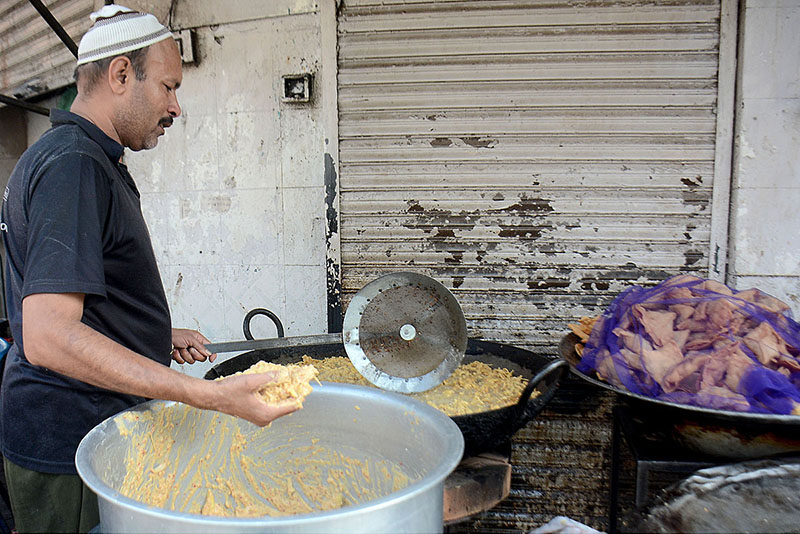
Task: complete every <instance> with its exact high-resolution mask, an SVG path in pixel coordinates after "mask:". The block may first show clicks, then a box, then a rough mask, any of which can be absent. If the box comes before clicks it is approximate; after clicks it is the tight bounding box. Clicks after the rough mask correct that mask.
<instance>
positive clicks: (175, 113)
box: [167, 96, 181, 119]
mask: <svg viewBox="0 0 800 534" xmlns="http://www.w3.org/2000/svg"><path fill="white" fill-rule="evenodd" d="M167 112H168V113H169V116H170V117H172V118H173V119H174V118H175V117H180V116H181V105H180V104H178V97H177V96H175V97H173V99H172V101H171V102H170V103H169V106H167Z"/></svg>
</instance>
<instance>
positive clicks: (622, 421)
mask: <svg viewBox="0 0 800 534" xmlns="http://www.w3.org/2000/svg"><path fill="white" fill-rule="evenodd" d="M634 425H635V423H634V419H633V417H632V414H631V410H630V408H629V407H627V406H623V405H619V404H617V405H615V406H614V408H613V410H612V436H611V492H610V499H609V512H608V531H609V533H610V534H614V533H616V532H617V507H618V502H619V475H620V451H621V443H622V438H623V437H624V438H625V443H627V444H628V448H629V450H630V452H631V454H632V455H633V459H634V461H635V462H636V473H635V477H636V478H635V480H636V485H635V498H634V505H635V507H636V511H641V510H642V509H643V508H644V506H645V504H647V496H648V487H649V483H650V473H651V471H661V472H671V473H687V474H688V473H693V472H695V471H697V470H698V469H703V468H704V467H709V466H712V465H717V464H719V463H720V461H719V460H716V461H714V460H712V459H710V458H707V457H703V455H701V454H699V453H688V452H687V451H685V450H682V449H681V448H680V447H678V446H677V445H676V444H674V443H670V442H668V441H662V442H661V443H660V444H654V443H652V442H651V443H648V442H647V441H646V440H645V439H643V436H644V434H645V432H643V431H642V430H641V429H638V428H634Z"/></svg>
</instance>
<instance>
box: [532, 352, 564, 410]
mask: <svg viewBox="0 0 800 534" xmlns="http://www.w3.org/2000/svg"><path fill="white" fill-rule="evenodd" d="M567 369H569V364H568V363H567V362H566V361H564V360H562V359H561V358H557V359H555V360H553V361H552V362H550V363H548V364H547V365H545V366H544V367H542V368H541V369H540V370H539V372H538V373H536V375H535V376H534V377H533V378H531V380H530V382H528V387H527V388H526V391H525V394H527V395H528V399H527V401H528V402H526V404H525V416H526V418H528V419H532V418H533V417H534V416H536V413H538V411H539V410H541V408H540V407H541V406H544V405H545V404H547V403H548V402H550V399H552V398H553V397H554V396H555V394H556V391H557V390H558V387H557V385H556V386H554V387H551V388H549V389H547V390H545V391H543V392H542V394H541V395H540V396H539V397H536V398H535V399H534V402H530V395H531V394H532V393H533V390H534V389H536V386H538V385H539V383H540V382H542V381H544V380H545V379H547V378H549V377H550V376H551V375H553V376H556V378H555V380H554V382H555V383H556V384H557V383H558V382H559V381H560V380H561V379H562V378H563V377H564V373H566V372H567ZM532 405H533V406H532ZM534 410H535V411H534ZM532 411H533V413H530V412H532Z"/></svg>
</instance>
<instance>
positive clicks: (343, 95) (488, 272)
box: [338, 0, 720, 352]
mask: <svg viewBox="0 0 800 534" xmlns="http://www.w3.org/2000/svg"><path fill="white" fill-rule="evenodd" d="M719 37H720V5H719V2H717V1H702V0H685V1H683V0H673V1H669V0H665V1H660V2H644V1H617V0H614V1H604V0H594V1H593V0H590V1H581V2H548V1H527V2H526V1H486V0H485V1H459V0H451V1H437V2H431V1H428V2H423V1H413V0H408V1H401V0H345V1H344V2H343V3H342V6H341V7H340V11H339V18H338V44H339V60H338V69H339V73H338V107H339V165H340V168H339V176H340V184H339V186H340V193H341V196H340V217H341V262H342V271H341V272H342V294H343V297H344V298H343V300H344V301H345V302H346V301H347V300H349V298H350V297H351V296H352V294H353V293H354V292H355V291H357V290H358V289H360V288H361V287H362V286H363V285H364V284H366V283H368V282H369V281H370V280H372V279H373V278H375V277H376V276H379V275H381V274H384V273H387V272H392V271H396V270H414V271H417V272H421V273H424V274H427V275H429V276H432V277H434V278H436V279H437V280H439V281H440V282H442V283H444V284H445V285H446V286H447V287H449V288H451V289H452V291H453V292H454V294H455V295H456V297H457V299H458V300H459V302H460V303H461V305H462V307H463V309H464V312H465V315H466V316H467V320H468V326H469V328H470V335H472V336H482V337H484V338H487V339H494V340H500V341H505V342H512V343H516V344H520V345H526V346H529V347H539V348H540V349H542V350H545V351H549V352H554V351H555V344H554V341H557V340H558V339H559V338H560V336H561V335H562V334H563V333H564V331H565V327H566V323H567V322H568V321H570V320H572V319H574V318H575V317H578V316H581V315H594V314H596V313H598V311H599V310H600V309H601V307H604V306H606V305H607V304H608V303H609V302H610V300H611V299H612V298H613V297H614V296H615V295H616V294H617V293H618V292H619V291H621V290H623V289H625V288H626V287H628V286H629V285H631V284H632V283H640V284H645V285H647V284H652V283H654V282H655V281H658V280H661V279H664V278H666V277H668V276H670V275H672V274H677V273H679V272H695V273H697V274H699V275H703V276H705V275H706V273H707V270H708V268H709V247H710V238H709V236H710V225H711V199H712V184H713V181H714V157H715V137H716V109H715V108H716V100H717V90H718V88H717V68H718V56H719Z"/></svg>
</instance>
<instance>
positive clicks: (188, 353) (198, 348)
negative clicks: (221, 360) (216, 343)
mask: <svg viewBox="0 0 800 534" xmlns="http://www.w3.org/2000/svg"><path fill="white" fill-rule="evenodd" d="M206 343H210V341H209V340H208V339H206V337H205V336H204V335H203V334H201V333H200V332H197V331H196V330H187V329H185V328H173V329H172V359H173V360H175V361H176V362H177V363H194V362H204V361H206V360H208V361H211V362H213V361H214V360H216V359H217V355H216V354H212V353H210V352H209V351H208V349H206V347H205V345H206Z"/></svg>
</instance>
